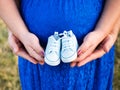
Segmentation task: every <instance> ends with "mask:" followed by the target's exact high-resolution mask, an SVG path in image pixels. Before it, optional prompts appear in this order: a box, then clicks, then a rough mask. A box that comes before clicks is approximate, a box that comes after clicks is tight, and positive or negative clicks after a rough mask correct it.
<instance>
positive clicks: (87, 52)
mask: <svg viewBox="0 0 120 90" xmlns="http://www.w3.org/2000/svg"><path fill="white" fill-rule="evenodd" d="M94 49H95V48H93V47H90V48H89V49H88V50H87V51H86V52H84V53H82V54H80V55H79V56H78V59H77V60H76V61H77V62H78V61H82V60H84V59H85V58H86V57H88V56H89V55H90V54H91V53H92V52H93V50H94Z"/></svg>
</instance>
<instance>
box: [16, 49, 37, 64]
mask: <svg viewBox="0 0 120 90" xmlns="http://www.w3.org/2000/svg"><path fill="white" fill-rule="evenodd" d="M17 54H18V56H21V57H23V58H25V59H27V60H28V61H30V62H32V63H33V64H37V63H38V61H37V60H35V59H34V58H32V57H31V56H30V55H29V54H28V53H27V52H26V51H25V50H24V49H20V50H19V52H18V53H17Z"/></svg>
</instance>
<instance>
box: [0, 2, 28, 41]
mask: <svg viewBox="0 0 120 90" xmlns="http://www.w3.org/2000/svg"><path fill="white" fill-rule="evenodd" d="M6 6H7V7H6ZM0 17H1V18H2V19H3V20H4V21H5V23H6V24H7V26H8V27H9V29H10V30H11V32H12V33H13V34H14V35H15V36H17V37H18V38H19V39H20V40H21V39H22V36H23V35H25V34H26V33H27V32H28V30H27V28H26V26H25V24H24V22H23V20H22V18H21V16H20V14H19V11H18V8H17V6H16V3H15V1H14V0H0Z"/></svg>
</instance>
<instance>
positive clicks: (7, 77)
mask: <svg viewBox="0 0 120 90" xmlns="http://www.w3.org/2000/svg"><path fill="white" fill-rule="evenodd" d="M7 37H8V34H7V28H6V26H5V24H4V23H3V21H2V20H0V90H20V89H21V88H20V81H19V76H18V67H17V56H15V55H14V54H13V53H12V51H11V49H10V48H9V45H8V42H7ZM115 52H116V57H115V68H114V81H113V87H114V90H120V34H119V38H118V39H117V42H116V51H115Z"/></svg>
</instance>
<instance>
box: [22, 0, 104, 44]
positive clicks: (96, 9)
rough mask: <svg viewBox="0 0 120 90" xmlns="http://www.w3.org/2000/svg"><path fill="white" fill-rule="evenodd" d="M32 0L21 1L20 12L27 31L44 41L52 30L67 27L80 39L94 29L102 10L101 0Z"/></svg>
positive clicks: (59, 30) (66, 28)
mask: <svg viewBox="0 0 120 90" xmlns="http://www.w3.org/2000/svg"><path fill="white" fill-rule="evenodd" d="M23 1H24V0H23ZM31 1H33V2H32V3H31ZM34 1H37V0H28V2H27V0H26V3H25V2H22V5H21V6H22V7H21V14H22V17H23V19H24V21H25V23H26V26H27V27H28V29H29V31H30V32H32V33H34V34H36V35H37V36H38V37H39V39H41V41H42V42H45V43H46V42H47V39H48V37H49V36H50V35H52V34H53V33H54V31H58V32H59V33H61V32H63V31H64V30H69V29H72V30H73V32H74V33H75V35H76V37H77V39H78V40H79V41H81V40H82V39H83V37H84V36H85V35H86V34H87V33H88V32H90V31H92V30H93V29H94V27H95V25H96V22H97V20H98V19H99V16H100V13H101V11H102V2H99V4H98V2H97V1H96V2H94V1H92V2H93V3H92V2H91V3H90V2H89V1H88V0H86V2H87V3H81V2H80V1H82V0H70V2H69V0H65V1H66V2H63V1H64V0H54V2H53V0H48V2H45V1H44V0H38V1H39V2H34ZM77 1H79V2H77ZM95 5H96V6H95Z"/></svg>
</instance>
